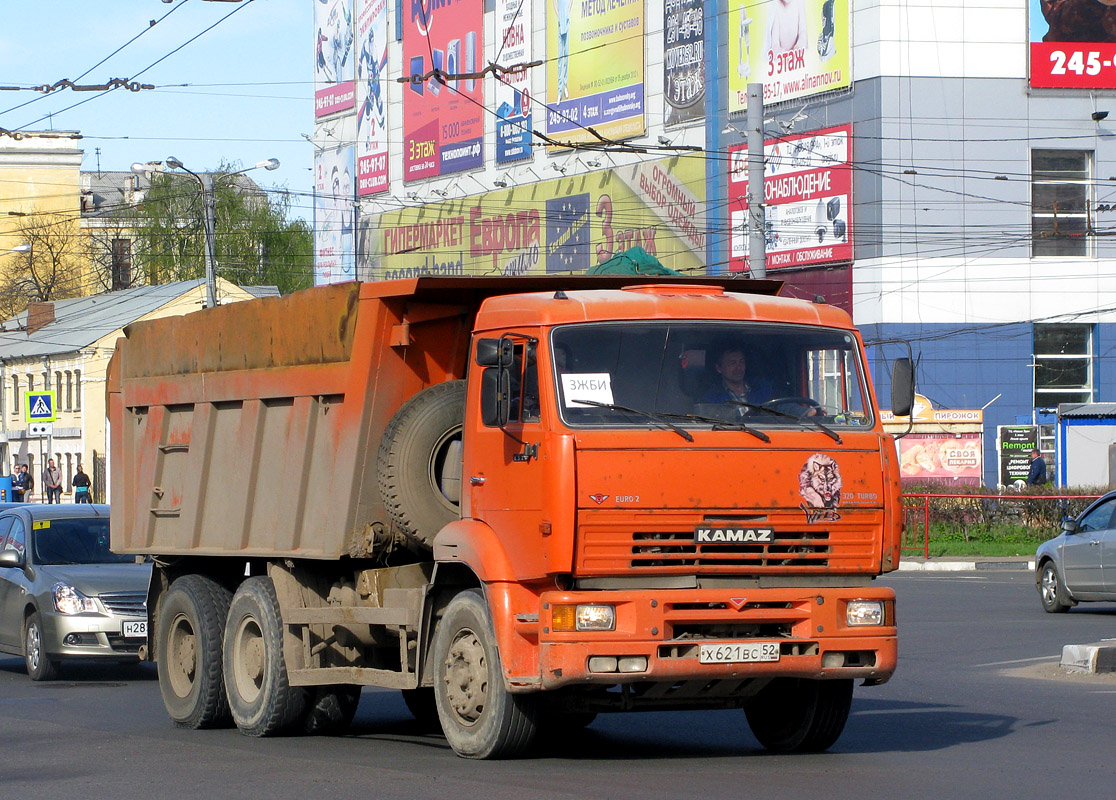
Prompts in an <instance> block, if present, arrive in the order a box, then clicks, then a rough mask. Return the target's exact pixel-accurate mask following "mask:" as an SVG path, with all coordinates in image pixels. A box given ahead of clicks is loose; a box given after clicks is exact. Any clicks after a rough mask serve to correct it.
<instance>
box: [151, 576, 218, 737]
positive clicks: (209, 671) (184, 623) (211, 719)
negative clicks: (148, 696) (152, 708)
mask: <svg viewBox="0 0 1116 800" xmlns="http://www.w3.org/2000/svg"><path fill="white" fill-rule="evenodd" d="M231 597H232V592H230V591H229V590H228V589H226V588H225V587H224V586H221V585H220V584H219V583H217V582H215V581H213V580H210V579H209V578H206V577H204V576H202V575H184V576H182V577H181V578H178V579H177V580H176V581H174V582H173V583H172V584H171V585H170V588H169V589H167V592H166V594H165V595H163V599H162V602H161V603H160V604H159V622H158V628H157V630H156V632H155V636H156V640H155V641H156V648H155V652H156V654H157V657H158V666H159V691H160V692H161V693H162V695H163V705H164V706H166V709H167V713H168V714H169V715H170V718H171V719H172V720H173V721H174V724H175V725H178V726H179V727H182V728H195V729H197V728H219V727H224V726H226V725H228V723H229V701H228V698H227V696H226V695H225V684H224V681H223V679H222V658H221V641H222V639H223V638H224V634H225V618H226V617H227V616H228V612H229V600H230V599H231Z"/></svg>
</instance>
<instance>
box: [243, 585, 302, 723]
mask: <svg viewBox="0 0 1116 800" xmlns="http://www.w3.org/2000/svg"><path fill="white" fill-rule="evenodd" d="M224 653H225V667H224V674H225V687H226V689H227V691H228V695H229V710H230V711H231V712H232V718H233V722H235V723H236V727H238V728H240V731H241V733H244V734H246V735H248V736H273V735H274V734H276V733H282V732H285V731H287V730H289V729H290V728H292V727H293V726H294V724H295V723H296V722H298V721H299V720H300V719H304V716H303V715H304V711H305V708H306V691H305V690H304V689H302V688H301V687H297V686H291V685H290V684H289V683H288V681H287V665H286V661H285V660H284V658H283V625H282V620H281V618H280V616H279V600H278V598H276V596H275V586H274V585H273V584H272V583H271V579H270V578H264V577H255V578H248V579H247V580H245V581H244V582H243V583H242V584H240V586H239V587H238V588H237V590H236V594H234V595H233V599H232V603H231V604H230V605H229V618H228V622H227V623H226V625H225V638H224Z"/></svg>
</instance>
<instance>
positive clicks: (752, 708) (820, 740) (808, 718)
mask: <svg viewBox="0 0 1116 800" xmlns="http://www.w3.org/2000/svg"><path fill="white" fill-rule="evenodd" d="M852 694H853V682H852V680H851V679H842V680H832V681H815V680H805V679H801V678H776V679H775V680H773V681H771V683H769V684H768V685H767V686H765V687H764V688H763V689H762V690H761V691H760V693H759V694H757V695H756V697H755V698H754V699H753V700H752V702H751V704H750V705H748V706H747V707H745V709H744V713H745V714H746V715H747V718H748V726H749V727H750V728H751V729H752V733H753V734H754V735H755V737H756V738H757V739H759V742H760V744H762V745H763V746H764V747H766V748H767V749H768V750H771V751H773V752H776V753H791V752H805V753H816V752H820V751H822V750H827V749H828V748H830V747H832V746H833V744H834V743H835V742H836V741H837V739H838V738H840V736H841V732H842V731H843V730H844V729H845V723H846V722H847V721H848V718H849V708H850V707H851V706H852Z"/></svg>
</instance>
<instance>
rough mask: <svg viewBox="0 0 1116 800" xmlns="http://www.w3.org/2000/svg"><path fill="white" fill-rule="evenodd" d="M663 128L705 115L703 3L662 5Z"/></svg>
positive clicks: (674, 0)
mask: <svg viewBox="0 0 1116 800" xmlns="http://www.w3.org/2000/svg"><path fill="white" fill-rule="evenodd" d="M663 87H664V90H663V95H664V97H665V98H666V121H665V125H666V127H668V128H669V127H672V126H674V125H682V124H685V123H687V122H694V121H695V120H699V119H702V118H703V117H704V116H705V0H665V2H664V4H663Z"/></svg>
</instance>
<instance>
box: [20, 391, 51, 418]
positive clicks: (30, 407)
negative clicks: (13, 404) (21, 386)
mask: <svg viewBox="0 0 1116 800" xmlns="http://www.w3.org/2000/svg"><path fill="white" fill-rule="evenodd" d="M56 408H57V406H56V405H55V396H54V392H53V391H48V392H28V393H27V394H25V395H24V396H23V410H24V422H54V420H55V409H56Z"/></svg>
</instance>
